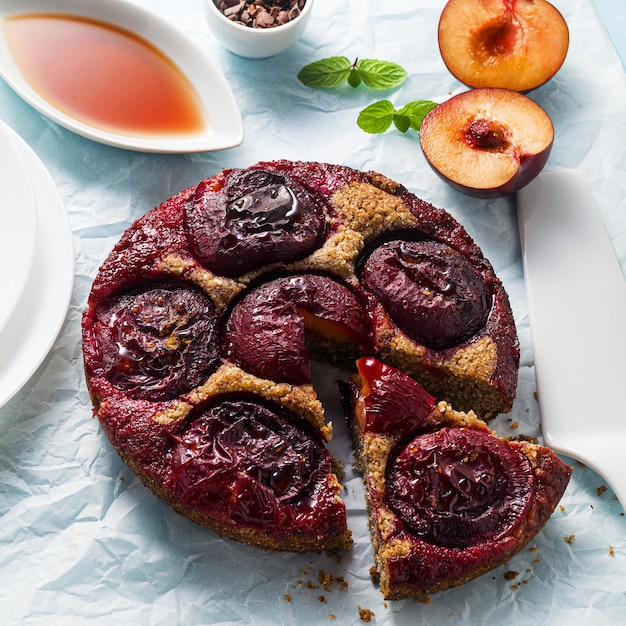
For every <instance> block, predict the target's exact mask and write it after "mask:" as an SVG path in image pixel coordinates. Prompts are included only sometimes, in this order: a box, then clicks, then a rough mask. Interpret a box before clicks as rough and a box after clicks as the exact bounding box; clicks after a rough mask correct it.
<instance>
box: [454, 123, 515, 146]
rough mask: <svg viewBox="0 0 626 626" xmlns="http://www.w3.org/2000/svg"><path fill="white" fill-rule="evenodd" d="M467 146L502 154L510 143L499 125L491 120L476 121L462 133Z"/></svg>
mask: <svg viewBox="0 0 626 626" xmlns="http://www.w3.org/2000/svg"><path fill="white" fill-rule="evenodd" d="M464 135H465V140H466V141H467V143H468V145H469V146H470V147H472V148H476V149H478V150H489V151H491V152H504V151H506V149H507V148H508V147H509V145H510V143H509V141H508V140H507V133H506V132H505V129H504V128H503V127H502V125H501V124H499V123H498V122H494V121H492V120H486V119H476V120H473V121H472V122H470V124H469V125H468V126H467V128H466V129H465V131H464Z"/></svg>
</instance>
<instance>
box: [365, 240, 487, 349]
mask: <svg viewBox="0 0 626 626" xmlns="http://www.w3.org/2000/svg"><path fill="white" fill-rule="evenodd" d="M361 282H362V283H363V285H364V286H365V287H366V288H367V289H368V290H370V291H371V292H372V293H373V294H374V295H375V296H377V297H378V299H379V300H380V301H381V302H382V304H383V306H384V307H385V309H386V310H387V312H388V313H389V315H390V316H391V318H392V319H393V321H394V322H395V323H396V324H397V325H398V326H399V327H400V328H401V329H402V330H403V331H404V332H405V333H407V335H409V336H410V337H411V338H413V339H415V340H416V341H419V342H420V343H422V344H423V345H425V346H427V347H429V348H433V349H436V350H438V349H443V348H449V347H451V346H454V345H457V344H459V343H461V342H462V341H465V340H467V339H469V338H470V337H471V336H472V335H473V334H475V333H476V332H477V331H478V330H480V329H481V328H482V327H483V326H484V325H485V324H486V322H487V318H488V316H489V311H490V308H491V297H490V294H489V292H488V288H487V286H486V285H485V283H484V281H483V279H482V278H481V276H480V274H479V273H478V271H477V270H476V269H474V267H473V266H472V265H471V264H470V262H469V261H468V260H467V259H466V258H465V257H464V256H462V255H461V254H459V253H458V252H456V251H455V250H453V249H452V248H450V247H449V246H446V245H445V244H442V243H438V242H434V241H402V240H394V241H389V242H386V243H384V244H383V245H381V246H380V247H378V248H376V249H375V250H374V251H373V252H372V254H371V255H370V256H369V258H368V259H367V260H366V262H365V264H364V266H363V269H362V273H361Z"/></svg>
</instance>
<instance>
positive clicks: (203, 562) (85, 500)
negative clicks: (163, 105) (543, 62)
mask: <svg viewBox="0 0 626 626" xmlns="http://www.w3.org/2000/svg"><path fill="white" fill-rule="evenodd" d="M136 1H137V2H139V3H140V4H143V5H144V6H146V7H148V8H151V9H153V10H155V11H157V12H159V13H161V14H163V15H165V16H167V17H168V18H170V19H171V20H172V21H173V22H174V23H175V24H176V25H177V26H179V27H180V28H181V29H182V30H184V31H185V32H186V33H187V34H188V35H189V36H190V37H192V38H193V39H195V40H196V41H197V42H198V43H200V45H201V46H203V47H204V48H205V50H206V51H207V54H209V55H210V56H211V58H212V59H213V60H214V61H215V63H216V64H217V65H218V67H219V68H220V69H221V71H222V72H223V73H224V75H225V76H226V78H227V79H228V80H229V82H230V83H231V86H232V88H233V91H234V92H235V95H236V97H237V99H238V101H239V105H240V108H241V111H242V115H243V118H244V124H245V132H246V136H245V140H244V143H243V145H242V146H240V147H238V148H236V149H233V150H228V151H225V152H219V153H212V154H208V153H207V154H197V155H154V154H142V153H136V152H129V151H124V150H119V149H116V148H112V147H109V146H104V145H100V144H96V143H93V142H91V141H89V140H87V139H84V138H82V137H79V136H77V135H74V134H72V133H71V132H69V131H67V130H64V129H63V128H60V127H59V126H58V125H56V124H54V123H53V122H51V121H49V120H47V119H45V118H43V117H42V116H41V115H40V114H39V113H37V112H36V111H34V110H33V109H32V108H30V107H29V106H28V105H27V104H25V103H24V102H23V101H22V100H21V99H20V98H19V97H17V96H16V95H15V94H14V93H13V92H12V91H11V89H10V88H9V87H8V86H7V85H5V84H4V83H2V82H0V116H1V117H2V119H3V120H4V121H5V122H6V123H8V124H9V125H10V126H11V127H12V128H13V129H14V130H15V131H16V132H18V133H19V134H20V135H21V136H22V137H23V138H24V140H25V141H26V142H28V144H29V145H30V146H31V147H32V148H33V149H34V150H35V152H36V153H37V154H38V156H39V157H40V158H41V160H42V161H43V162H44V164H45V165H46V167H47V168H48V169H49V171H50V173H51V175H52V177H53V179H54V181H55V183H56V185H57V187H58V189H59V192H60V194H61V196H62V198H63V200H64V202H65V205H66V208H67V211H68V215H69V219H70V222H71V226H72V230H73V233H74V243H75V249H76V276H75V285H74V292H73V295H72V301H71V304H70V309H69V312H68V316H67V320H66V322H65V325H64V327H63V330H62V333H61V335H60V336H59V339H58V340H57V342H56V343H55V346H54V348H53V349H52V351H51V352H50V354H49V355H48V357H47V359H46V360H45V362H44V364H43V365H42V366H41V367H40V368H39V370H38V371H37V373H36V374H35V376H34V377H33V378H32V380H31V381H30V382H29V383H28V384H27V385H26V386H25V388H24V389H23V390H22V391H21V392H20V393H19V394H17V396H16V397H15V398H14V399H13V400H11V401H10V402H9V403H8V404H7V405H6V406H4V407H2V408H1V409H0V580H2V584H0V624H2V625H4V624H9V625H13V624H28V625H29V626H30V625H31V624H33V625H38V624H46V625H48V624H51V625H52V624H54V625H55V626H56V624H70V623H76V624H82V623H87V622H88V623H90V624H105V625H108V624H116V623H125V624H133V625H134V624H142V625H143V624H150V625H156V624H159V625H160V624H184V625H185V626H187V625H193V624H237V625H240V624H241V625H242V624H255V625H266V624H267V625H268V626H269V625H271V626H278V625H280V624H285V625H289V626H292V625H293V624H294V623H298V624H301V625H309V624H320V623H321V624H328V623H336V624H342V625H343V624H361V623H363V622H362V621H361V620H360V618H359V614H358V608H359V607H364V608H368V609H371V610H373V611H374V613H375V614H376V619H375V621H373V622H372V623H375V624H394V625H398V626H400V625H409V624H410V625H412V626H413V625H437V626H439V625H441V624H463V625H477V626H478V625H482V624H503V625H507V626H509V625H518V624H519V625H520V626H526V625H528V624H550V625H551V626H560V625H563V626H565V625H566V624H567V625H570V624H572V623H574V624H581V625H582V626H586V625H590V626H605V625H609V624H623V623H624V616H625V615H626V517H625V516H624V510H623V508H622V506H621V505H620V503H619V502H617V501H616V500H615V499H614V497H613V494H612V492H611V491H610V490H609V491H607V492H602V489H601V487H602V485H603V480H602V478H601V477H599V476H598V475H597V474H595V473H594V472H592V471H591V470H589V469H587V468H584V467H581V466H580V465H578V464H576V463H574V472H573V477H572V481H571V483H570V486H569V487H568V490H567V492H566V494H565V496H564V498H563V501H562V509H561V508H558V509H557V510H556V511H555V514H554V515H553V517H552V518H551V520H550V521H549V523H548V524H547V525H546V527H545V528H544V529H543V531H542V532H541V533H540V534H539V535H538V536H537V538H536V539H535V540H533V542H532V543H531V544H530V548H532V550H531V549H526V550H523V551H522V552H521V553H520V554H519V555H518V556H517V557H515V558H514V559H512V560H511V562H510V563H509V564H507V565H506V566H504V567H501V568H498V569H496V570H494V571H493V572H491V573H488V574H486V575H485V576H482V577H481V578H480V579H477V580H475V581H473V582H471V583H468V584H466V585H463V586H462V587H459V588H457V589H453V590H450V591H447V592H444V593H441V594H438V595H437V596H434V597H433V598H432V600H431V602H430V603H429V604H419V603H416V602H399V603H388V604H385V603H383V601H382V598H381V596H380V594H379V593H378V591H377V589H376V588H375V587H374V586H373V585H372V583H371V581H370V579H369V574H368V570H369V567H370V565H371V547H370V543H369V538H368V535H367V529H366V527H365V516H364V512H363V499H362V486H361V483H360V479H359V477H358V475H356V473H355V471H354V468H353V467H352V466H351V465H350V457H349V448H348V445H347V443H345V439H344V440H342V438H341V434H342V433H341V428H340V426H339V424H340V421H341V417H340V415H339V412H338V410H337V407H336V405H335V404H333V405H331V407H330V410H329V416H330V417H331V418H332V417H333V416H334V421H335V424H336V427H337V435H338V436H337V441H336V442H335V444H334V445H335V446H336V447H335V448H334V450H335V451H336V452H337V454H338V455H339V456H341V458H343V459H344V460H345V461H346V463H347V465H346V480H345V484H346V492H345V499H346V503H347V507H348V510H349V523H350V526H351V528H352V529H353V533H354V537H355V542H356V543H355V547H354V550H353V551H352V552H351V553H350V554H349V555H346V556H344V558H343V560H342V562H338V561H337V559H335V558H332V557H328V556H326V555H311V556H308V555H307V556H303V555H274V554H269V555H268V554H266V553H263V552H260V551H258V550H256V549H253V548H249V547H246V546H241V545H239V544H235V543H232V542H230V541H227V540H221V539H219V538H217V537H216V536H214V535H213V534H212V533H210V532H208V531H205V530H204V529H201V528H199V527H197V526H195V525H194V524H192V523H191V522H188V521H187V520H185V519H183V518H181V517H179V516H177V515H175V514H173V513H172V512H171V511H170V510H169V508H168V507H167V506H165V505H164V504H163V503H162V502H160V501H159V500H157V499H156V498H154V497H153V496H152V495H151V494H150V493H149V492H148V491H147V490H146V489H145V488H144V487H143V486H142V485H141V484H140V483H139V481H138V480H137V479H135V478H134V477H133V475H132V473H131V472H130V470H128V468H127V467H126V466H125V465H124V464H123V463H122V462H121V461H120V460H119V458H118V456H117V454H116V453H115V451H114V450H113V449H112V448H111V446H110V445H109V444H108V443H107V441H106V439H105V437H104V435H103V433H102V432H101V430H100V428H99V426H98V424H97V422H95V421H94V420H92V419H91V404H90V400H89V397H88V393H87V389H86V385H85V381H84V376H83V371H82V354H81V340H80V321H81V314H82V311H83V309H84V307H85V303H86V300H87V296H88V293H89V289H90V287H91V283H92V281H93V278H94V276H95V275H96V272H97V270H98V267H99V266H100V265H101V263H102V261H103V260H104V259H105V257H106V255H107V254H108V253H109V251H110V250H111V248H112V247H113V245H114V244H115V243H116V242H117V241H118V239H119V237H120V236H121V235H122V233H123V232H124V230H125V229H126V228H127V227H128V226H130V224H131V223H132V222H133V221H134V220H136V219H137V218H138V217H140V216H141V215H143V214H144V213H145V212H146V211H147V210H149V209H150V208H152V207H153V206H155V205H157V204H159V203H160V202H162V201H164V200H165V199H167V198H168V197H170V196H171V195H173V194H174V193H176V192H177V191H179V190H180V189H182V188H185V187H188V186H191V185H193V184H195V183H197V181H199V180H200V179H202V178H204V177H206V176H210V175H213V174H215V173H216V172H218V171H219V170H221V169H222V168H226V167H246V166H247V165H250V164H252V163H255V162H256V161H259V160H270V159H277V158H287V159H294V160H295V159H298V160H300V159H301V160H318V161H332V162H336V163H342V164H345V165H349V166H352V167H356V168H358V169H374V170H377V171H380V172H382V173H384V174H386V175H388V176H389V177H390V178H392V179H394V180H397V181H399V182H401V183H403V184H404V185H405V186H407V187H408V188H409V189H410V190H411V191H413V192H415V193H416V194H417V195H419V196H420V197H423V198H424V199H426V200H428V201H430V202H432V203H433V204H436V205H438V206H442V207H445V208H446V209H448V210H449V211H450V212H451V213H452V214H453V215H454V216H455V217H456V218H457V219H459V221H460V222H461V223H462V224H463V225H464V226H465V227H466V228H467V230H468V231H469V232H470V234H471V235H472V236H473V237H474V238H475V239H476V241H477V243H478V244H479V245H480V246H481V248H482V249H483V251H484V253H485V255H486V256H487V258H489V259H490V260H491V262H492V263H493V265H494V268H495V270H496V272H497V273H498V275H499V276H500V277H501V279H502V280H503V283H504V285H505V287H506V289H507V291H508V293H509V295H510V298H511V303H512V307H513V311H514V314H515V319H516V324H517V327H518V333H519V336H520V343H521V349H522V357H521V367H520V382H519V386H518V396H517V399H516V401H515V405H514V408H513V412H512V413H511V414H510V415H508V416H502V417H501V418H499V419H498V420H497V422H496V423H495V426H496V428H497V429H498V431H499V432H500V433H501V434H503V435H517V434H520V433H524V434H527V435H529V436H538V435H539V434H540V429H539V415H538V409H537V402H536V399H535V391H536V384H535V378H534V368H533V354H532V350H531V345H530V331H529V327H528V319H527V308H526V298H525V289H524V280H523V273H522V267H521V257H520V248H519V238H518V230H517V217H516V212H515V205H514V201H513V199H512V198H505V199H499V200H495V201H482V200H475V199H469V198H466V197H464V196H461V195H460V194H458V193H457V192H455V191H454V190H452V189H450V188H449V187H447V186H446V185H445V184H444V183H443V182H441V181H440V180H439V179H438V178H437V177H436V176H435V175H434V174H433V172H432V171H431V170H430V169H429V168H428V166H427V164H426V162H425V160H424V158H423V155H422V154H421V151H420V148H419V139H418V137H417V135H415V134H413V135H411V134H407V135H403V134H401V133H399V132H398V131H389V132H388V133H386V134H385V135H381V136H370V135H367V134H365V133H363V132H362V131H360V130H359V129H358V128H357V127H356V124H355V119H356V117H357V115H358V112H359V111H360V110H361V109H363V108H364V107H365V106H367V105H368V104H370V103H371V102H372V101H373V100H375V99H379V98H381V97H387V98H389V99H390V100H392V101H393V102H394V103H395V104H396V105H397V106H401V105H402V104H404V103H406V102H408V101H410V100H416V99H420V98H429V99H433V100H438V101H441V100H444V99H445V98H447V97H449V95H450V94H453V93H457V92H459V91H462V90H463V87H462V86H461V85H459V83H458V81H456V80H455V79H454V78H453V77H451V76H450V74H449V73H448V72H447V71H446V69H445V67H444V65H443V63H442V61H441V58H440V55H439V51H438V48H437V42H436V24H437V20H438V15H439V13H440V11H441V8H442V6H443V0H420V2H415V0H395V1H394V2H392V3H387V2H381V1H380V0H346V1H345V2H337V0H316V6H315V8H314V12H313V16H312V20H311V23H310V25H309V27H308V28H307V31H306V32H305V34H304V36H303V37H302V39H301V41H300V42H298V43H297V44H296V45H295V46H293V47H292V48H291V49H290V50H288V51H287V52H285V53H283V54H281V55H279V56H278V57H275V58H273V59H268V60H263V61H248V60H244V59H240V58H238V57H235V56H233V55H232V54H230V53H228V52H226V51H225V50H223V49H221V48H220V47H219V46H218V44H217V43H216V42H215V40H214V39H213V38H212V36H211V34H210V33H209V32H208V30H207V27H206V25H205V22H204V20H203V17H202V7H201V2H200V0H177V2H172V0H136ZM554 4H555V5H557V6H558V8H559V9H560V10H561V12H562V13H563V15H564V16H565V17H566V19H567V21H568V24H569V25H570V32H571V46H570V51H569V54H568V58H567V59H566V62H565V64H564V66H563V68H562V69H561V70H560V72H559V73H558V74H557V75H556V76H555V78H554V79H553V80H551V81H550V82H549V83H547V84H546V85H544V86H542V87H541V88H539V89H537V90H535V91H534V92H533V93H532V94H531V97H532V98H534V99H535V100H536V101H537V102H539V103H540V104H541V105H542V106H543V107H544V108H545V109H546V111H548V113H549V114H550V115H551V117H552V119H553V121H554V124H555V129H556V140H555V145H554V148H553V152H552V154H551V157H550V161H549V164H548V167H549V168H575V169H579V170H580V171H581V172H583V174H584V176H585V178H586V180H587V182H588V183H589V185H590V187H591V189H592V192H593V195H594V198H595V200H596V202H597V204H598V208H599V210H600V213H601V215H602V218H603V220H604V223H605V226H606V228H607V231H608V233H609V236H610V238H611V241H612V243H613V246H614V248H615V251H616V253H617V256H618V258H619V260H620V263H621V266H622V268H625V267H626V158H625V157H624V154H625V152H624V146H625V145H626V75H625V73H624V69H623V67H622V65H621V64H620V62H619V59H618V57H617V55H616V53H615V49H614V48H613V46H612V45H611V43H610V39H609V36H607V32H608V33H609V35H610V36H611V37H612V38H613V41H614V42H615V43H616V45H617V46H619V48H620V52H621V55H622V56H621V58H622V61H624V48H623V43H622V41H621V39H620V37H621V33H622V32H626V31H625V30H624V28H623V24H624V12H625V11H624V9H623V8H622V2H621V1H618V0H614V1H612V2H607V1H605V0H604V1H603V0H593V3H592V0H575V1H572V0H558V1H557V0H554ZM596 9H597V12H596ZM597 15H601V16H602V19H603V22H604V24H605V25H606V30H605V28H604V26H603V25H602V23H601V22H599V21H598V19H597ZM338 54H345V55H346V56H349V57H357V56H358V57H361V58H368V57H369V58H379V59H386V60H391V61H396V62H398V63H401V64H402V65H403V66H404V67H405V68H406V69H407V71H408V72H409V79H408V80H407V82H406V83H405V84H404V85H403V86H402V87H401V88H400V89H398V90H397V91H394V92H393V93H385V94H377V93H372V92H369V91H368V90H367V89H365V88H364V87H361V88H359V89H357V90H352V89H351V88H349V87H346V88H340V89H337V90H333V91H330V92H322V91H318V90H312V89H308V88H306V87H304V86H303V85H301V84H300V83H299V82H298V80H297V78H296V75H297V72H298V71H299V69H300V68H301V67H302V66H303V65H305V64H306V63H309V62H311V61H313V60H316V59H319V58H322V57H326V56H331V55H338ZM584 253H585V251H584V250H581V254H584ZM591 261H592V260H590V262H591ZM603 296H604V294H596V293H595V292H594V286H593V285H581V297H591V298H597V301H598V305H599V306H602V303H603V302H604V299H603ZM566 314H567V312H564V315H566ZM581 332H593V320H590V322H589V327H588V328H582V329H581ZM572 358H574V359H583V358H585V357H584V355H581V354H578V353H577V351H576V341H575V338H573V342H572ZM329 388H330V389H332V388H333V385H332V383H329ZM322 391H327V390H326V389H325V388H323V389H322ZM588 391H591V393H593V390H581V393H583V392H588ZM327 396H328V397H332V398H334V400H335V402H336V396H335V395H334V394H325V397H327ZM615 410H617V411H621V412H622V413H624V408H623V407H616V409H615ZM589 422H590V427H593V416H589ZM599 489H600V492H601V493H602V495H599V494H598V490H599ZM570 537H572V538H573V537H575V538H574V539H572V540H571V541H570V542H566V541H564V539H565V538H570ZM319 570H325V571H327V572H331V573H332V574H334V575H342V576H344V577H345V580H346V582H347V583H348V589H347V590H346V591H340V590H339V589H338V588H337V586H335V587H334V588H333V589H332V590H331V591H330V592H325V591H323V590H321V589H319V588H318V589H314V588H313V589H309V588H308V585H307V584H306V583H307V581H308V580H309V579H311V581H312V582H313V583H317V575H318V571H319ZM507 571H510V572H516V574H515V575H514V576H513V579H512V580H508V579H507V578H506V577H505V574H506V573H507ZM299 580H302V581H304V584H303V585H298V584H297V581H299ZM287 594H289V595H290V596H291V601H290V602H288V601H287V600H286V598H285V596H286V595H287ZM320 595H324V596H325V601H320V599H319V596H320ZM331 616H335V617H336V620H335V621H331Z"/></svg>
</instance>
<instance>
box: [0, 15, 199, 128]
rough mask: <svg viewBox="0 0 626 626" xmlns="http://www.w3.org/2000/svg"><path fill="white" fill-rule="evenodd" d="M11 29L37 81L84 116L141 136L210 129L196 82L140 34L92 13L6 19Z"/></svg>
mask: <svg viewBox="0 0 626 626" xmlns="http://www.w3.org/2000/svg"><path fill="white" fill-rule="evenodd" d="M5 35H6V39H7V43H8V46H9V50H10V51H11V54H12V55H13V58H14V60H15V63H16V65H17V66H18V67H19V69H20V71H21V72H22V74H23V75H24V77H25V78H26V79H27V80H28V81H29V82H30V84H31V86H32V87H33V88H34V89H35V90H36V91H37V92H38V93H39V94H40V96H41V97H43V98H44V99H46V100H47V101H48V102H49V103H50V104H52V105H53V106H55V107H57V108H58V109H59V110H61V111H63V112H65V113H66V114H67V115H70V116H72V117H74V118H75V119H76V120H78V121H79V122H83V123H86V124H89V125H91V126H96V127H99V128H101V129H103V130H107V131H110V132H117V133H124V134H126V133H132V134H135V135H162V136H180V135H193V134H195V133H198V132H201V131H203V130H205V129H206V126H207V121H206V117H205V115H204V112H203V108H202V105H201V103H200V99H199V97H198V94H197V93H196V91H195V89H194V88H193V86H192V85H191V83H190V82H189V81H188V80H187V78H186V77H185V76H184V75H183V73H182V72H181V71H180V70H179V69H178V68H177V67H176V65H175V64H174V63H173V62H172V61H171V60H170V59H169V58H168V57H166V56H165V55H164V54H163V53H162V52H161V51H159V50H158V49H157V48H155V47H154V46H153V45H152V44H150V43H148V42H147V41H145V40H143V39H141V38H140V37H138V36H137V35H135V34H134V33H130V32H128V31H125V30H123V29H121V28H118V27H116V26H113V25H109V24H106V23H104V22H99V21H97V20H91V19H88V18H83V17H74V16H68V15H57V14H44V13H37V14H28V15H17V16H13V17H11V18H9V19H7V20H6V22H5Z"/></svg>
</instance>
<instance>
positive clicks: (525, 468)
mask: <svg viewBox="0 0 626 626" xmlns="http://www.w3.org/2000/svg"><path fill="white" fill-rule="evenodd" d="M387 485H388V487H387V500H388V503H389V506H390V507H391V508H392V509H393V510H394V512H395V513H396V515H398V517H399V518H400V519H402V521H403V522H404V523H405V524H406V525H407V526H408V527H409V528H411V529H412V530H413V532H415V533H416V534H417V535H418V536H419V537H421V538H422V539H424V540H425V541H428V542H430V543H433V544H436V545H440V546H445V547H449V548H464V547H468V546H472V545H478V544H480V543H483V542H486V541H492V540H497V539H499V538H500V537H502V536H504V535H506V534H507V533H512V532H513V531H514V530H515V528H516V526H517V525H518V524H519V523H520V520H523V519H524V515H525V513H526V510H527V509H528V507H529V506H530V505H531V503H532V501H533V499H534V486H533V485H534V477H533V471H532V467H531V465H530V462H529V461H528V459H527V458H526V457H525V456H524V455H523V454H521V453H520V452H519V451H518V450H516V449H515V448H514V447H512V446H509V445H507V443H506V442H505V441H503V440H501V439H499V438H497V437H495V436H493V435H491V434H490V433H488V432H485V431H478V430H470V429H464V428H442V429H441V430H438V431H436V432H434V433H428V434H423V435H420V436H417V437H415V438H414V439H413V440H412V441H411V442H410V443H408V444H407V445H405V446H404V447H403V448H402V449H401V450H399V451H398V452H397V453H396V454H395V456H394V458H393V460H392V461H391V462H390V463H389V464H388V466H387Z"/></svg>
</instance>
